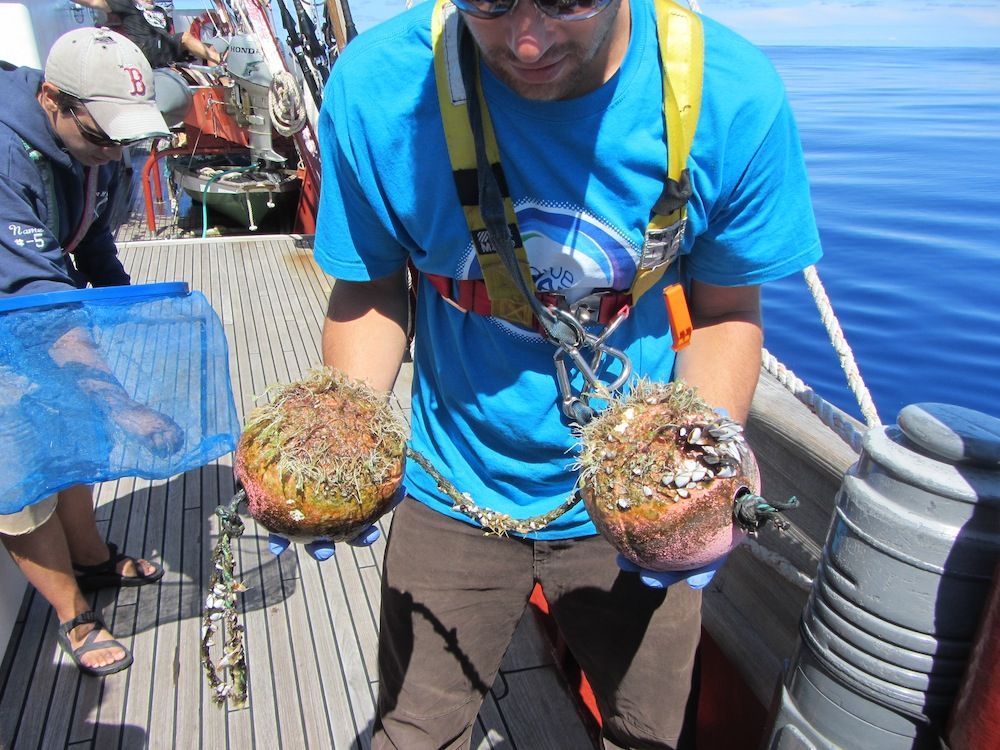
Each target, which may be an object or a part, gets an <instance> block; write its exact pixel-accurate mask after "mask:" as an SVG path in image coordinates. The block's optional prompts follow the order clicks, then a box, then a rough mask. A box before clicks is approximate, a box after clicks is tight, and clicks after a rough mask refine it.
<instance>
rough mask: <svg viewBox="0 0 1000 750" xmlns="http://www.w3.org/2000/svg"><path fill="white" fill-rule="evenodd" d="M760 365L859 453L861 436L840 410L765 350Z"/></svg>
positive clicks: (762, 352)
mask: <svg viewBox="0 0 1000 750" xmlns="http://www.w3.org/2000/svg"><path fill="white" fill-rule="evenodd" d="M761 365H762V366H763V367H764V369H765V370H767V371H768V372H769V373H771V374H772V375H774V377H775V378H776V379H777V381H778V382H779V383H781V384H782V385H783V386H785V388H786V389H788V391H789V392H790V393H792V395H794V396H795V397H796V398H798V399H799V401H801V402H802V403H804V404H805V405H806V406H808V407H809V409H810V410H811V411H812V412H813V413H814V414H815V415H816V416H817V417H819V418H820V421H822V422H823V424H825V425H826V426H827V427H829V428H830V429H831V430H833V431H834V432H835V433H836V434H837V435H838V436H839V437H840V438H841V439H842V440H843V441H844V442H845V443H847V444H848V445H849V446H851V448H853V449H854V452H855V453H860V452H861V441H862V435H861V433H860V432H858V430H857V428H855V427H854V425H853V424H851V423H850V422H848V421H847V420H846V419H844V415H843V414H842V413H841V412H840V410H838V409H836V408H835V407H834V406H832V405H831V404H830V403H828V402H827V401H824V400H823V397H822V396H820V395H819V394H817V393H816V392H815V391H814V390H813V389H812V388H810V387H809V386H808V385H806V384H805V383H803V382H802V381H801V380H799V378H798V376H797V375H796V374H795V373H794V372H792V371H791V370H789V369H788V368H787V367H785V365H784V364H782V363H781V362H780V361H779V360H778V359H777V357H775V356H774V355H773V354H771V352H769V351H768V350H767V349H763V350H762V351H761Z"/></svg>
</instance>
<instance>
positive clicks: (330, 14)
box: [324, 0, 358, 57]
mask: <svg viewBox="0 0 1000 750" xmlns="http://www.w3.org/2000/svg"><path fill="white" fill-rule="evenodd" d="M331 28H332V32H333V36H334V38H335V39H336V42H337V53H338V54H339V53H340V50H342V49H344V47H345V46H346V45H347V43H348V42H349V41H351V40H352V39H354V37H356V36H357V35H358V30H357V29H356V28H355V27H354V19H353V18H352V17H351V7H350V5H348V3H347V0H326V27H325V29H324V33H326V35H327V36H328V37H329V34H330V31H331ZM334 57H336V55H334Z"/></svg>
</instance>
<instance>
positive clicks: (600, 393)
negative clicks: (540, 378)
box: [550, 307, 632, 424]
mask: <svg viewBox="0 0 1000 750" xmlns="http://www.w3.org/2000/svg"><path fill="white" fill-rule="evenodd" d="M550 310H551V312H552V313H553V315H554V316H555V317H556V318H558V319H559V320H560V321H561V322H563V323H565V324H566V325H567V326H569V327H570V328H571V329H572V330H573V332H574V333H575V334H576V336H577V340H576V341H575V342H573V343H567V342H560V341H554V340H553V343H555V344H556V352H555V354H553V355H552V359H553V362H554V364H555V368H556V382H557V384H558V386H559V394H560V407H561V408H562V412H563V414H565V415H566V416H567V417H569V418H570V419H571V420H573V421H575V422H577V423H579V424H586V423H587V422H589V421H590V420H591V419H593V418H594V415H595V411H594V409H593V408H592V407H591V406H590V404H589V402H590V399H591V398H599V399H602V400H604V401H607V400H610V399H611V397H612V393H613V392H614V391H616V390H619V389H620V388H621V387H622V386H624V385H625V383H626V382H628V379H629V377H630V376H631V374H632V362H631V361H630V360H629V358H628V356H627V355H626V354H625V352H623V351H621V350H620V349H615V348H614V347H611V346H608V345H607V344H606V343H605V341H606V340H607V338H608V336H610V335H611V334H612V333H613V332H614V331H615V330H616V329H617V328H618V326H619V325H621V322H622V320H624V319H625V318H626V317H627V316H628V308H624V309H623V314H620V315H618V316H616V318H615V319H614V320H613V321H612V322H611V323H610V324H609V325H608V326H607V327H606V328H605V330H604V331H602V332H601V334H600V335H595V334H592V333H589V332H588V331H587V330H586V329H585V328H584V327H583V324H582V323H581V322H580V321H579V320H578V319H577V318H576V316H575V315H574V314H573V313H572V312H570V311H568V310H563V309H559V308H555V307H553V308H550ZM584 347H585V348H588V349H590V350H591V351H592V352H593V355H592V357H591V358H590V360H589V361H588V359H587V358H585V357H584V354H583V352H582V351H581V348H584ZM566 357H569V359H570V360H571V361H572V363H573V365H574V366H575V367H576V369H577V370H578V371H579V372H580V374H581V376H582V377H583V379H584V385H583V388H582V389H581V390H580V392H579V394H575V393H574V392H573V387H572V384H571V382H570V377H569V370H568V368H567V366H566ZM606 357H610V358H611V359H614V360H617V361H619V362H621V367H622V371H621V373H620V374H619V376H618V377H617V378H615V380H614V381H612V382H611V383H605V382H604V381H602V380H601V379H600V377H599V376H598V375H597V370H598V369H599V368H600V366H601V362H602V360H603V359H605V358H606Z"/></svg>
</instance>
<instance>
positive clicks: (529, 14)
mask: <svg viewBox="0 0 1000 750" xmlns="http://www.w3.org/2000/svg"><path fill="white" fill-rule="evenodd" d="M465 22H466V23H467V24H468V26H469V30H470V31H471V32H472V36H473V38H474V39H475V40H476V43H477V45H478V46H479V50H480V53H481V54H482V56H483V60H484V61H485V62H486V64H487V65H488V66H489V68H490V70H491V71H493V74H494V75H496V77H497V78H499V79H500V80H501V81H503V82H504V83H505V84H506V85H507V86H508V87H509V88H510V89H511V90H513V91H514V92H516V93H517V94H519V95H520V96H523V97H524V98H525V99H536V100H546V101H551V100H557V99H571V98H573V97H577V96H582V95H583V94H586V93H589V92H590V91H593V90H594V89H596V88H598V87H599V86H601V85H602V84H603V83H605V82H606V81H607V80H608V79H609V78H611V76H612V75H614V73H615V71H617V70H618V67H619V66H620V65H621V61H622V59H623V58H624V56H625V50H626V49H627V48H628V39H629V31H630V25H631V18H630V16H629V6H628V2H627V0H615V1H614V2H612V3H611V5H609V6H608V7H607V8H605V9H604V10H603V11H601V12H600V13H598V14H597V15H596V16H593V17H591V18H587V19H583V20H579V21H562V20H558V19H555V18H550V17H549V16H546V15H545V14H543V13H542V12H540V11H539V10H538V8H536V7H535V5H534V3H533V2H531V0H518V2H517V4H516V5H515V6H514V9H513V10H511V11H509V12H508V13H506V14H504V15H502V16H499V17H498V18H491V19H483V18H475V17H473V16H469V15H466V16H465Z"/></svg>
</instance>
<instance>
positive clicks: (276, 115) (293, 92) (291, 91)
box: [267, 70, 306, 136]
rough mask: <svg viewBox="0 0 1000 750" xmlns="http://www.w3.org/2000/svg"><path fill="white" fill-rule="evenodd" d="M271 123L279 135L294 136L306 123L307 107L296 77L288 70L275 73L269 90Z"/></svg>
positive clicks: (268, 100)
mask: <svg viewBox="0 0 1000 750" xmlns="http://www.w3.org/2000/svg"><path fill="white" fill-rule="evenodd" d="M267 94H268V96H267V103H268V110H269V111H270V115H271V124H272V125H273V126H274V129H275V130H276V131H278V134H279V135H283V136H292V135H295V134H296V133H298V132H299V131H300V130H302V128H304V127H305V125H306V109H305V105H304V104H303V101H302V92H301V91H300V90H299V86H298V83H296V81H295V77H294V76H293V75H292V74H291V73H289V72H288V71H287V70H281V71H278V72H277V73H275V75H274V78H273V79H272V80H271V85H270V86H269V87H268V92H267Z"/></svg>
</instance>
